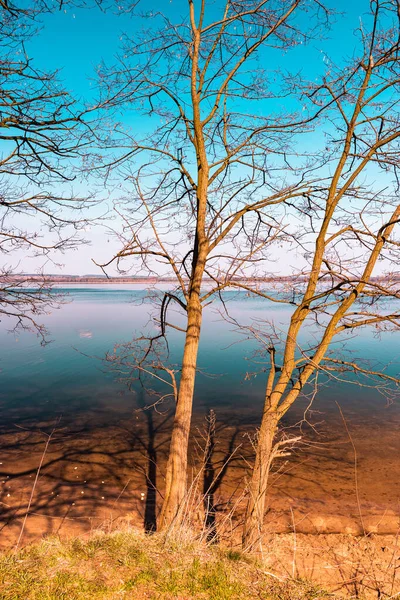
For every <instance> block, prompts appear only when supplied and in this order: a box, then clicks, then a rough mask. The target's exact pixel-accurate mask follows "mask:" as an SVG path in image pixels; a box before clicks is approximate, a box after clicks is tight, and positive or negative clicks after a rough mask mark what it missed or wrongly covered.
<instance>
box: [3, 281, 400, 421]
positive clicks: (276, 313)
mask: <svg viewBox="0 0 400 600" xmlns="http://www.w3.org/2000/svg"><path fill="white" fill-rule="evenodd" d="M68 294H69V302H67V303H66V304H64V305H63V306H62V307H61V308H60V309H59V310H56V311H54V312H53V313H52V314H51V315H48V316H47V317H45V318H44V320H45V324H46V326H47V327H48V328H49V330H50V332H51V339H52V340H53V341H52V342H51V343H50V344H48V345H47V346H45V347H40V346H39V344H38V341H37V340H36V339H35V337H34V336H33V335H32V334H29V333H20V334H18V336H14V335H13V334H9V333H7V330H6V327H7V323H6V322H4V321H3V322H2V323H1V324H0V327H1V329H0V368H1V387H0V402H1V404H2V407H3V415H4V416H7V408H8V409H11V414H12V418H15V417H16V413H15V409H18V406H20V407H22V405H23V406H24V408H25V409H28V408H30V409H31V410H32V412H34V411H36V412H37V414H38V411H39V409H40V413H41V414H42V416H43V414H44V413H46V411H47V412H48V415H49V417H54V416H55V415H56V414H58V413H60V412H62V413H64V414H65V413H66V412H68V410H69V409H70V408H72V407H73V410H74V411H75V410H79V408H83V407H85V406H87V405H90V406H92V407H94V406H96V405H98V406H102V407H103V408H105V407H108V409H109V410H110V411H112V410H114V409H115V408H116V407H120V406H121V404H123V403H124V401H125V402H126V404H127V406H128V405H130V406H132V402H133V396H134V394H132V393H130V392H129V391H128V390H127V388H126V386H125V385H124V384H122V383H121V382H118V381H117V380H116V377H115V375H114V374H113V373H112V372H111V371H110V369H109V368H107V365H105V364H104V362H102V359H103V358H104V356H105V354H106V352H108V351H112V349H113V347H114V345H115V344H121V343H124V342H128V341H129V340H131V339H132V338H133V337H134V336H135V335H137V334H138V333H140V332H142V331H144V330H148V329H149V327H151V320H149V319H150V316H151V310H152V309H151V305H150V304H149V303H146V302H143V300H144V298H145V297H146V292H145V291H143V290H137V289H134V286H125V287H124V286H112V287H101V286H94V287H93V288H92V287H90V288H84V287H83V288H80V289H79V288H77V287H71V288H70V289H69V290H68ZM227 299H228V300H229V302H228V307H229V313H230V315H231V316H232V317H233V318H234V319H236V320H237V321H238V322H240V323H243V324H249V323H251V322H252V321H254V319H256V320H259V319H268V320H273V322H274V327H275V328H276V330H277V331H279V330H280V331H282V332H283V331H284V330H285V328H286V325H287V322H288V318H289V316H290V311H291V308H290V307H282V305H281V304H273V303H267V302H265V301H263V300H262V299H258V298H248V297H246V296H245V295H244V294H237V293H235V294H233V293H232V294H229V293H228V294H227ZM220 308H221V306H220V305H218V304H217V303H215V304H214V305H212V306H211V307H208V308H207V309H206V311H205V319H204V327H203V331H202V339H201V346H200V353H199V369H200V372H199V375H198V381H197V387H196V405H195V406H196V409H198V410H206V409H207V408H213V409H215V410H216V411H217V413H218V412H221V411H222V412H224V413H226V414H227V415H228V416H229V412H230V410H233V411H234V412H235V413H236V412H242V413H243V415H244V416H245V415H247V416H248V417H249V418H250V416H251V415H252V416H253V418H254V417H256V418H257V419H258V416H259V412H260V410H261V406H262V401H263V390H264V385H265V372H263V368H264V362H263V361H264V358H263V357H262V356H257V357H255V359H254V360H253V358H254V350H255V349H256V347H257V346H256V343H255V342H254V340H252V339H249V336H247V335H246V334H243V333H242V334H240V333H238V331H237V328H236V327H235V326H234V325H232V324H230V323H227V322H226V321H224V320H223V319H222V318H221V315H220V314H219V309H220ZM176 319H177V322H178V323H179V315H176ZM310 335H311V334H310ZM347 346H348V348H349V350H350V351H351V352H352V353H354V356H357V355H362V356H363V358H364V359H367V360H368V361H369V364H371V365H372V366H373V368H374V369H379V368H381V367H382V365H388V367H387V372H388V373H390V374H395V373H396V372H397V371H398V369H399V347H400V346H399V343H398V336H397V335H396V334H389V333H386V334H384V335H383V337H381V338H379V337H374V332H371V331H367V330H365V331H362V332H360V333H359V334H358V335H357V337H354V336H349V337H348V339H347ZM169 348H170V362H171V363H172V364H174V363H178V362H179V356H180V352H181V350H182V334H181V333H179V332H177V331H173V330H172V331H171V334H170V343H169ZM246 373H252V374H253V376H252V377H250V378H249V377H246ZM334 400H340V403H341V404H344V405H345V406H346V409H347V410H348V412H350V413H364V412H371V413H374V411H378V412H379V411H382V407H383V406H385V399H384V398H383V397H381V396H380V395H379V393H377V392H376V391H375V390H373V389H370V388H368V387H359V386H355V385H350V384H348V383H347V384H346V383H342V382H340V381H338V380H336V381H335V380H331V381H329V383H328V384H327V383H326V382H325V385H323V386H322V388H321V392H320V394H319V397H318V402H317V404H316V407H317V408H318V409H319V410H322V409H324V410H327V409H329V407H330V406H331V405H332V402H333V401H334ZM393 410H394V409H393ZM250 420H251V421H252V420H253V419H252V418H251V419H250Z"/></svg>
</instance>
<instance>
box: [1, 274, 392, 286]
mask: <svg viewBox="0 0 400 600" xmlns="http://www.w3.org/2000/svg"><path fill="white" fill-rule="evenodd" d="M0 278H2V279H3V280H5V281H6V282H7V283H8V284H10V283H17V284H21V283H22V284H24V283H40V284H41V285H43V284H46V283H48V284H50V285H51V284H53V283H77V284H82V283H84V284H87V285H99V284H101V285H111V284H146V285H156V284H158V283H176V279H175V278H174V277H123V276H121V277H106V276H105V275H56V274H49V275H37V274H30V273H29V274H20V275H5V276H4V275H3V276H1V277H0ZM307 280H308V277H307V275H300V276H295V275H280V276H279V275H276V276H269V277H248V278H246V277H237V278H233V279H232V280H231V284H232V287H234V284H235V283H236V284H245V285H249V284H252V285H254V284H262V283H283V284H284V283H304V282H306V281H307ZM370 281H371V282H389V281H390V282H391V284H393V283H398V282H400V278H399V277H387V276H376V277H371V280H370ZM203 283H210V284H212V283H214V284H215V283H216V281H215V280H213V279H211V278H204V279H203ZM228 287H229V286H228Z"/></svg>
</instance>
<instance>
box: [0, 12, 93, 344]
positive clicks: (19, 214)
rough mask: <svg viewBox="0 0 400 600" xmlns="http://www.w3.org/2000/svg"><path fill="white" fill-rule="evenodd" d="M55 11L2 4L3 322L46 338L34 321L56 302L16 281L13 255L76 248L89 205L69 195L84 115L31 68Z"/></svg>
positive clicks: (49, 77) (53, 80) (82, 144)
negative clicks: (47, 16)
mask: <svg viewBox="0 0 400 600" xmlns="http://www.w3.org/2000/svg"><path fill="white" fill-rule="evenodd" d="M57 7H59V4H57V6H56V5H55V4H53V3H48V4H46V3H45V2H41V1H40V0H38V1H37V2H35V1H32V3H26V4H24V5H23V7H22V6H21V7H20V6H17V5H15V4H14V3H7V2H4V3H1V4H0V52H1V59H0V144H1V154H0V255H1V257H2V265H1V267H0V316H3V317H9V318H11V322H12V323H13V326H22V327H27V328H32V329H34V330H36V331H37V332H38V333H39V334H40V335H41V336H42V339H43V340H44V339H45V338H44V333H45V332H44V329H43V327H42V326H41V324H40V323H39V322H38V321H37V317H36V315H37V314H40V313H41V312H42V311H43V310H45V308H46V307H48V306H49V304H50V305H51V304H52V302H53V301H54V299H55V297H54V296H52V295H49V293H48V284H47V283H46V281H45V280H44V281H43V284H42V285H39V286H38V287H37V288H36V290H35V291H32V289H29V285H28V286H27V284H29V278H26V277H22V278H21V277H16V275H18V270H19V267H18V264H17V265H15V262H16V260H15V256H16V253H18V254H19V255H21V254H22V253H23V252H26V253H29V254H30V255H37V256H43V257H44V259H45V260H46V259H48V260H50V259H51V257H52V256H53V252H54V251H57V252H65V251H66V250H68V249H71V248H74V247H75V246H76V244H77V243H78V241H79V239H78V235H77V234H78V233H79V230H80V229H82V228H83V227H85V225H86V224H87V221H86V220H85V219H84V218H83V217H82V214H81V210H82V208H83V207H85V206H86V205H87V204H88V203H89V198H88V197H87V198H81V197H78V196H76V195H75V194H74V193H73V192H71V186H72V182H73V180H74V179H75V174H74V167H75V169H77V166H78V164H77V161H78V159H81V158H82V155H84V153H85V151H86V145H87V143H88V140H87V138H86V132H87V131H88V130H85V129H84V128H83V111H82V109H81V110H79V109H78V107H77V106H76V103H75V102H74V100H73V98H72V97H71V96H70V94H69V93H68V92H67V91H66V90H65V89H63V87H62V86H61V85H60V83H59V82H58V80H57V75H58V74H57V72H43V71H41V70H39V69H37V68H35V65H34V64H33V63H32V60H31V58H29V55H28V52H27V50H26V44H27V42H28V40H29V39H30V38H31V37H32V36H33V35H35V33H37V31H38V29H39V27H40V23H39V19H40V16H41V15H43V14H44V13H46V12H50V11H51V10H53V9H54V8H57Z"/></svg>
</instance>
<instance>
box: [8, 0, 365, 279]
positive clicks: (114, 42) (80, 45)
mask: <svg viewBox="0 0 400 600" xmlns="http://www.w3.org/2000/svg"><path fill="white" fill-rule="evenodd" d="M328 5H329V6H330V7H333V8H334V9H335V10H336V11H338V13H343V14H338V16H337V17H336V22H335V23H334V24H333V27H332V31H331V32H328V33H327V39H325V40H319V41H315V42H312V43H311V45H310V46H309V47H299V48H298V49H296V50H294V51H291V52H290V53H289V54H288V55H286V56H282V61H283V64H285V61H286V66H287V68H288V69H293V70H300V69H301V70H302V71H303V72H304V74H305V76H307V77H310V76H314V75H315V77H317V76H318V75H321V74H322V73H323V71H324V69H325V67H326V61H327V56H329V57H330V58H331V59H333V60H334V61H335V62H340V61H341V60H342V58H343V57H345V56H349V55H351V54H352V52H353V48H354V37H353V31H354V29H355V28H356V27H357V26H358V25H359V19H360V17H361V16H362V15H363V13H364V12H365V11H366V10H368V6H369V2H368V1H367V0H353V1H352V2H349V1H348V0H347V1H345V0H336V1H335V0H328ZM210 7H211V8H210V10H211V11H212V12H216V11H217V10H218V8H219V0H216V2H211V1H210ZM147 8H148V4H147V5H146V9H147ZM157 9H163V10H166V11H168V12H169V13H170V14H171V15H176V14H182V15H183V14H186V12H187V2H186V0H169V1H167V2H162V1H161V0H156V1H155V2H152V3H151V10H154V11H156V10H157ZM139 26H140V25H139V21H138V20H137V19H135V17H130V16H128V15H125V14H120V15H118V14H113V13H111V12H107V13H104V12H102V11H101V10H100V9H98V8H97V7H95V8H92V9H75V8H67V9H62V10H61V11H59V12H57V13H55V14H52V15H47V16H46V17H45V18H44V19H43V28H42V30H41V31H40V33H39V34H38V35H37V36H36V37H35V38H34V39H33V40H31V41H30V42H29V43H28V44H27V52H28V55H29V56H30V57H31V58H32V59H33V61H34V64H35V65H36V66H37V67H39V68H42V69H45V70H53V69H60V70H61V73H60V78H61V80H62V81H63V83H64V85H65V87H66V88H67V89H69V90H70V91H71V92H72V94H73V95H74V96H75V97H78V98H80V99H82V100H86V101H87V100H89V101H90V100H91V99H92V98H94V90H95V81H94V80H95V71H96V67H97V66H98V65H99V63H100V62H101V61H102V60H104V61H105V62H106V63H112V62H113V61H114V57H115V56H116V55H117V53H118V50H119V46H120V37H121V34H122V32H129V33H131V34H134V32H135V30H136V29H137V28H138V27H139ZM129 119H130V122H129V125H130V126H133V127H143V123H144V121H143V118H142V116H141V115H137V117H135V115H132V114H130V117H129ZM87 237H88V238H89V239H90V240H91V242H92V246H84V247H82V248H81V249H80V250H79V251H77V252H72V253H69V254H67V255H64V256H63V257H61V258H60V261H61V262H62V263H63V264H64V267H63V270H64V271H65V272H70V273H79V274H84V273H88V272H89V273H93V272H97V271H96V267H95V266H94V265H93V263H92V261H91V259H92V258H95V259H96V260H98V261H100V262H101V261H102V260H107V258H109V257H110V256H111V254H112V252H113V251H114V250H115V249H116V248H117V245H116V243H115V242H114V241H113V238H112V237H110V236H109V235H105V233H104V231H103V230H101V229H97V228H96V229H92V230H91V231H90V232H88V233H87ZM16 260H22V256H16ZM39 265H40V259H38V258H35V259H28V260H25V259H24V260H23V270H24V271H26V272H31V271H34V270H35V269H36V268H38V267H39ZM288 266H289V265H288ZM46 270H48V271H57V270H59V269H58V268H55V267H53V266H51V265H49V266H48V267H46Z"/></svg>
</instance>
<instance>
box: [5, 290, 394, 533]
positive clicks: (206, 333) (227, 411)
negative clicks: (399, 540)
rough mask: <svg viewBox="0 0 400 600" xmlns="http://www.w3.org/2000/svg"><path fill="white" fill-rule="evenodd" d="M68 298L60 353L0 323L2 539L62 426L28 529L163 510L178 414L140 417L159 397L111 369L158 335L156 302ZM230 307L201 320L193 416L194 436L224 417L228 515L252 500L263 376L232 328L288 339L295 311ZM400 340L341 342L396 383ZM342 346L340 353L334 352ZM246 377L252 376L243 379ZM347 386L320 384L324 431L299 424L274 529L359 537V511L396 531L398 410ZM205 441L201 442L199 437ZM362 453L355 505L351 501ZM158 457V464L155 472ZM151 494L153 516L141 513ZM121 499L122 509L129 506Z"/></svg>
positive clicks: (175, 350) (175, 340)
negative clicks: (249, 483) (160, 501)
mask: <svg viewBox="0 0 400 600" xmlns="http://www.w3.org/2000/svg"><path fill="white" fill-rule="evenodd" d="M62 291H63V292H67V293H68V301H67V302H66V303H65V304H63V305H62V306H61V308H60V309H59V310H56V311H53V312H52V313H51V314H50V315H48V316H45V317H44V318H43V321H44V322H45V324H46V326H47V327H48V329H49V331H50V337H51V339H52V340H53V341H52V342H51V343H50V344H48V345H46V346H44V347H42V346H40V344H39V341H38V340H37V339H36V337H35V336H34V335H32V334H29V333H27V332H23V333H20V334H18V335H15V334H13V333H8V332H7V329H6V325H7V324H6V323H5V322H3V323H1V324H0V381H1V385H0V407H1V413H2V420H1V424H0V463H2V464H1V467H0V477H2V478H3V479H2V480H1V481H2V484H1V488H0V489H1V492H0V501H1V503H2V504H1V508H0V512H1V515H2V517H1V521H2V523H3V524H7V528H6V529H5V530H4V531H7V530H10V532H11V533H12V534H13V535H16V534H17V533H18V531H19V526H20V525H19V521H18V519H20V512H18V511H21V506H22V507H23V506H24V503H25V502H26V498H27V497H29V492H30V486H31V485H32V478H34V476H35V472H36V469H37V464H38V462H39V460H40V455H41V452H42V449H43V443H44V439H45V438H44V437H43V434H42V433H41V431H45V432H49V431H51V429H52V428H53V427H57V434H56V435H55V438H54V440H52V443H51V448H50V450H49V455H48V457H46V460H45V464H44V467H43V471H42V477H41V480H40V490H39V489H38V490H37V491H36V493H35V503H34V507H33V513H34V514H35V515H36V516H35V519H36V520H37V524H36V525H35V522H36V521H35V520H34V518H33V517H32V518H30V521H29V522H30V527H31V532H30V533H31V534H32V536H33V537H34V535H36V534H37V533H40V534H42V533H43V532H50V531H54V522H55V520H56V519H59V520H61V521H60V522H61V523H62V526H63V527H65V524H66V523H67V524H68V527H69V528H71V527H72V525H74V526H75V525H76V523H82V521H79V519H81V520H82V519H88V518H89V517H88V515H89V516H90V519H92V517H93V518H95V517H94V515H97V516H96V518H98V519H100V518H101V517H100V516H99V515H103V512H102V511H104V510H105V507H106V506H107V507H108V509H110V507H111V508H112V507H114V508H115V503H116V502H118V506H119V508H120V511H121V512H124V511H125V512H126V511H128V510H132V509H133V508H134V509H135V511H136V512H137V514H142V518H143V519H144V520H145V521H146V518H147V517H146V511H147V508H148V507H150V508H149V510H150V509H151V510H152V511H153V512H154V510H155V506H156V504H157V495H156V494H154V492H153V491H152V490H153V487H152V486H153V484H157V486H158V485H160V487H161V488H162V486H163V469H164V467H165V458H166V456H167V451H168V440H169V432H170V427H171V422H172V419H171V416H172V410H171V409H172V408H173V403H168V402H165V403H164V404H162V405H161V406H158V407H157V412H155V411H153V410H147V411H144V412H143V411H140V410H139V411H138V408H139V409H140V407H143V405H144V404H146V402H150V403H151V402H152V401H154V397H153V396H145V394H144V393H143V391H142V389H141V388H140V387H138V386H137V384H135V383H134V384H133V387H132V389H131V390H129V389H128V387H127V385H126V383H124V382H123V381H120V380H119V379H118V376H117V375H116V373H115V372H113V371H112V369H111V368H110V364H109V363H107V362H105V361H104V357H105V355H106V353H107V352H112V351H113V348H114V347H115V345H116V344H117V345H118V344H124V343H126V342H129V341H130V340H131V339H132V338H133V337H134V336H137V335H138V334H140V332H142V331H146V330H147V331H149V328H150V329H151V328H152V321H151V305H150V304H149V303H148V302H146V301H144V300H145V296H146V292H145V291H144V290H140V289H137V287H136V288H135V286H112V287H108V286H107V287H102V286H94V287H90V288H87V287H86V288H85V287H84V286H81V287H80V288H78V287H77V286H70V287H69V289H63V290H62ZM225 299H226V300H227V307H228V310H229V314H230V317H231V321H230V322H227V320H226V319H223V318H222V317H221V314H220V311H221V308H222V305H221V304H218V303H214V304H213V305H211V306H209V307H207V308H206V310H205V317H204V326H203V331H202V338H201V345H200V353H199V361H198V365H199V370H200V372H199V374H198V378H197V382H196V393H195V406H194V436H195V437H196V435H197V434H198V430H199V429H200V430H201V428H202V427H204V416H205V415H206V414H207V412H208V411H209V409H210V408H212V409H214V410H215V412H216V415H217V424H218V428H217V431H218V440H217V441H218V444H219V445H218V444H217V446H216V456H217V458H218V457H219V458H218V461H220V462H221V461H222V464H223V461H224V460H225V459H226V456H228V454H229V452H232V449H235V452H236V455H235V459H234V461H233V464H232V466H230V467H229V469H228V470H227V473H226V478H225V480H224V481H223V482H222V484H221V486H220V488H219V492H218V493H219V494H220V495H221V497H220V498H221V506H222V505H223V502H225V500H226V497H228V496H230V495H231V494H232V493H234V492H235V490H240V489H243V477H244V476H245V474H246V469H248V464H249V462H248V461H249V460H250V461H251V454H252V449H251V444H250V442H249V439H248V437H246V436H244V434H246V433H250V434H252V433H253V432H254V431H255V427H256V426H257V425H258V424H259V421H260V415H261V410H262V403H263V395H264V387H265V378H266V374H265V366H266V364H267V358H266V357H265V353H264V354H263V353H261V354H255V351H256V350H257V348H259V345H258V344H257V342H256V341H255V340H254V338H251V336H248V335H247V334H246V332H243V331H241V332H240V331H238V327H237V325H235V322H240V323H241V324H253V326H255V327H256V329H257V332H260V331H261V328H262V326H263V322H264V321H266V320H269V321H270V322H273V324H274V327H275V329H276V331H277V332H284V331H285V328H286V327H287V323H288V320H289V318H290V311H291V309H290V307H282V305H281V304H273V303H267V302H265V301H263V300H261V299H257V298H256V299H254V298H248V297H247V296H246V295H245V294H237V293H235V294H233V293H228V294H226V296H225ZM153 316H154V315H153ZM171 318H174V319H175V321H174V322H176V323H178V324H179V322H180V318H181V317H180V316H179V314H178V313H177V314H175V315H174V316H173V317H172V314H171ZM234 321H235V322H234ZM313 334H314V329H313V326H312V325H311V324H310V326H309V327H308V328H307V330H306V332H305V334H304V335H303V337H302V340H301V341H302V343H303V344H304V345H307V343H308V340H310V339H312V336H313ZM399 339H400V338H399V334H396V333H393V334H391V333H385V334H382V336H380V337H376V336H375V335H374V332H373V331H362V332H360V333H359V334H358V335H357V336H348V337H347V338H344V341H345V342H346V347H347V349H348V351H349V352H351V354H350V355H349V356H353V358H354V357H359V356H362V357H363V359H364V360H365V361H366V362H364V363H363V364H365V365H367V364H369V365H371V366H372V367H373V368H374V369H375V370H378V369H380V368H382V367H384V366H385V365H386V367H385V368H386V369H387V372H388V373H389V374H392V375H394V374H396V373H397V372H398V371H399V363H400V352H399V348H400V346H399ZM342 342H343V339H342ZM342 342H341V343H337V349H338V352H339V351H341V348H342ZM169 350H170V354H169V359H168V360H169V363H168V364H169V365H172V367H173V366H174V365H176V364H177V363H179V357H180V354H181V352H182V333H180V332H177V331H172V332H171V335H170V337H169ZM248 373H252V376H251V377H248V376H246V374H248ZM343 378H344V376H343V375H341V376H340V377H339V378H336V379H329V380H328V379H327V378H325V379H324V378H323V377H322V378H321V381H320V383H321V386H320V389H319V393H318V395H317V397H316V399H315V401H314V403H313V406H312V412H311V414H309V415H308V419H309V421H310V422H311V423H312V424H313V425H314V426H316V429H313V428H312V427H310V426H309V425H308V424H305V425H304V424H303V426H302V429H301V431H302V435H303V441H304V446H302V447H301V448H300V449H299V451H298V452H296V453H295V455H294V456H293V458H291V459H290V462H289V463H288V466H287V467H285V469H284V470H283V471H282V470H281V471H279V472H278V473H277V474H276V476H275V478H274V479H273V483H272V485H271V493H270V498H271V504H270V508H271V511H272V512H271V515H272V517H271V522H272V523H274V525H276V527H277V528H278V529H280V530H285V527H290V526H291V523H292V520H293V514H294V515H295V518H296V519H298V528H297V529H298V530H301V529H302V528H303V530H304V531H309V530H314V529H315V527H317V528H319V529H318V530H323V531H342V530H346V527H348V528H350V529H351V530H354V531H358V529H357V527H359V516H358V512H359V511H358V501H360V502H361V504H362V510H363V511H364V515H365V522H367V521H368V519H370V521H368V522H371V523H372V524H373V523H375V522H378V521H379V524H380V525H379V527H381V528H382V527H383V530H382V531H392V530H394V529H396V527H397V523H398V514H397V512H398V500H399V498H400V464H399V460H398V455H399V453H400V436H399V435H398V431H399V425H400V411H399V404H398V403H397V402H396V401H394V402H393V403H388V402H387V398H385V396H384V395H382V394H381V393H379V391H377V390H376V389H374V388H372V387H365V386H364V387H361V386H360V385H359V383H360V381H358V382H355V381H354V380H353V382H351V381H339V379H340V380H341V379H343ZM346 379H348V376H346ZM364 383H366V382H365V381H364ZM154 387H157V386H156V385H155V386H154ZM158 389H159V388H158ZM336 403H339V404H340V407H341V409H342V411H343V414H344V416H345V420H346V425H347V427H348V431H347V430H346V426H345V425H344V423H343V420H342V417H341V415H340V413H339V409H338V406H337V404H336ZM307 404H308V399H307V398H304V399H302V400H300V401H299V402H298V403H296V406H295V407H294V409H293V410H292V411H290V412H289V413H288V415H287V417H286V418H285V421H284V426H285V427H290V428H291V429H290V431H291V432H293V433H295V434H297V433H298V432H299V427H298V426H297V427H294V426H295V424H296V423H298V422H299V421H300V420H301V418H302V416H303V411H304V409H305V407H306V406H307ZM160 413H161V414H160ZM349 434H350V435H351V438H352V439H351V440H350V438H349ZM197 438H198V439H200V442H201V434H200V435H197ZM353 444H354V445H355V447H356V451H357V460H358V463H357V468H358V471H357V477H358V478H359V482H358V488H359V500H357V498H356V496H355V493H354V473H355V471H354V450H353ZM236 449H238V450H237V451H236ZM195 452H196V447H194V453H195ZM149 456H150V457H151V461H153V462H152V463H150V462H146V461H148V458H149ZM239 459H240V460H239ZM218 461H217V463H218ZM156 462H157V467H156V468H155V469H153V473H152V475H151V476H152V478H154V480H152V481H151V486H149V485H148V478H149V472H150V470H151V469H150V467H149V466H147V467H146V464H147V465H151V464H153V463H154V464H153V466H155V463H156ZM217 463H216V464H217ZM278 466H279V465H278ZM279 468H281V467H279ZM146 469H150V470H149V471H146ZM216 470H217V471H218V468H217V466H216ZM224 475H225V474H224ZM106 487H107V489H105V488H106ZM146 489H147V492H146V493H147V503H146V511H145V512H144V513H143V511H142V513H141V512H140V510H141V509H140V507H141V506H142V504H141V502H142V500H143V497H144V496H143V490H146ZM122 491H123V499H124V498H125V497H126V502H123V501H122V500H121V498H120V495H121V493H122ZM224 499H225V500H224ZM66 515H68V517H66ZM382 515H384V516H382ZM65 519H68V520H67V521H65ZM371 519H372V520H371ZM374 519H375V521H374ZM376 519H378V521H376ZM85 522H86V521H85ZM90 523H92V521H90ZM318 523H319V525H318ZM60 526H61V525H60ZM90 526H91V525H90ZM371 527H375V525H374V524H373V525H371ZM313 528H314V529H313ZM56 531H58V529H56ZM3 533H4V532H3ZM11 538H12V536H11ZM11 538H10V539H11ZM7 539H8V538H7Z"/></svg>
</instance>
